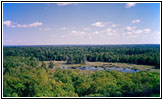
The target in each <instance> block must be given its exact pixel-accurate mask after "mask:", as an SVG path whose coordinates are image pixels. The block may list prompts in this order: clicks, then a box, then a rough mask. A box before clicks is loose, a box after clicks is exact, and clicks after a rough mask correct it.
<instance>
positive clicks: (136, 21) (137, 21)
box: [132, 19, 141, 24]
mask: <svg viewBox="0 0 163 100" xmlns="http://www.w3.org/2000/svg"><path fill="white" fill-rule="evenodd" d="M140 22H141V20H139V19H137V20H133V21H132V23H133V24H136V23H140Z"/></svg>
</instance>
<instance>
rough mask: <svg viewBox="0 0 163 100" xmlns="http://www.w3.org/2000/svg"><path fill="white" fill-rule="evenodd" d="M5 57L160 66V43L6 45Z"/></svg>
mask: <svg viewBox="0 0 163 100" xmlns="http://www.w3.org/2000/svg"><path fill="white" fill-rule="evenodd" d="M3 51H4V53H3V54H4V57H8V56H21V57H34V58H36V59H38V60H39V61H51V60H57V61H65V60H67V63H70V64H72V63H76V64H78V63H81V64H82V63H85V61H90V62H95V61H101V62H123V63H133V64H144V65H155V66H156V67H157V68H159V66H160V45H106V46H105V45H104V46H33V47H32V46H24V47H19V46H17V47H4V50H3Z"/></svg>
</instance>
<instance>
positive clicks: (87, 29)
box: [83, 27, 91, 31]
mask: <svg viewBox="0 0 163 100" xmlns="http://www.w3.org/2000/svg"><path fill="white" fill-rule="evenodd" d="M83 30H84V31H90V30H91V28H89V27H84V28H83Z"/></svg>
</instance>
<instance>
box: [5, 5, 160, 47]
mask: <svg viewBox="0 0 163 100" xmlns="http://www.w3.org/2000/svg"><path fill="white" fill-rule="evenodd" d="M153 43H154V44H159V43H160V4H159V3H3V44H4V45H60V44H153Z"/></svg>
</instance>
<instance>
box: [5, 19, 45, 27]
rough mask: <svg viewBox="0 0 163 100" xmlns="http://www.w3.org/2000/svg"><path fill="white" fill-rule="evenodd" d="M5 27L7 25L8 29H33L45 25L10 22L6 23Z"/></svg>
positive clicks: (40, 23)
mask: <svg viewBox="0 0 163 100" xmlns="http://www.w3.org/2000/svg"><path fill="white" fill-rule="evenodd" d="M3 25H5V26H6V27H11V28H32V27H38V26H41V25H43V23H42V22H34V23H31V24H12V22H11V21H10V20H8V21H4V22H3Z"/></svg>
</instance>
